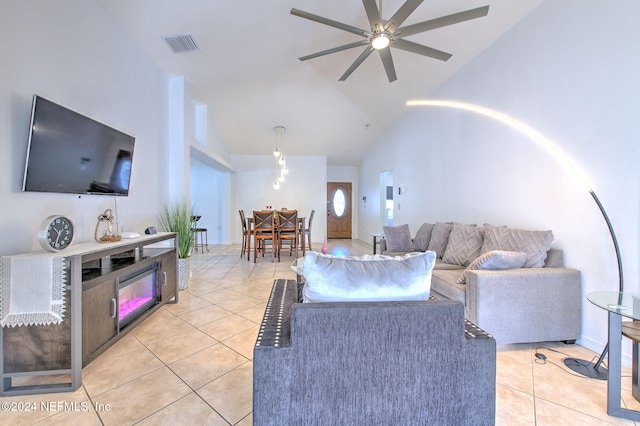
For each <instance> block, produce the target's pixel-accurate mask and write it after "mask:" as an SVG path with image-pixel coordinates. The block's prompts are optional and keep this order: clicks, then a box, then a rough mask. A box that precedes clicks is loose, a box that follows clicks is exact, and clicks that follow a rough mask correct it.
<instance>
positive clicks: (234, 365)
mask: <svg viewBox="0 0 640 426" xmlns="http://www.w3.org/2000/svg"><path fill="white" fill-rule="evenodd" d="M329 247H330V250H331V252H332V253H334V254H350V255H359V254H369V253H370V252H371V246H370V245H367V244H364V243H363V242H360V241H356V240H353V241H352V240H333V241H330V242H329ZM209 248H210V251H209V252H206V253H202V252H201V251H200V252H198V253H197V254H195V255H194V256H193V257H192V259H191V270H192V274H193V276H192V278H191V282H190V286H189V288H188V289H187V290H184V291H181V292H180V302H179V303H178V304H176V305H165V306H164V307H163V308H161V309H160V310H158V311H157V312H156V313H154V314H153V315H152V316H150V317H149V318H148V319H147V320H145V321H144V322H143V323H142V324H140V325H139V326H138V327H136V328H135V329H134V330H132V332H130V333H129V334H127V335H126V336H125V337H124V338H123V339H121V340H120V341H119V342H118V343H117V344H115V345H114V346H113V347H111V348H110V349H109V350H107V351H106V352H105V353H104V354H102V355H101V356H100V357H98V358H97V359H96V360H95V361H94V362H93V363H91V364H90V365H88V366H87V367H86V368H84V370H83V386H82V387H81V388H80V389H78V390H77V391H76V392H73V393H56V394H43V395H32V396H20V397H3V398H0V402H2V403H3V405H2V407H3V412H2V413H1V414H0V425H12V426H16V425H31V424H38V425H53V424H65V425H83V426H84V425H131V424H137V425H159V424H166V425H172V426H176V425H196V424H197V425H230V424H231V425H251V423H252V419H251V398H252V396H251V388H252V384H251V374H252V362H251V361H252V356H253V345H254V342H255V339H256V335H257V331H258V325H259V323H260V321H261V319H262V314H263V310H264V306H265V303H266V300H267V298H268V296H269V293H270V290H271V285H272V283H273V279H274V278H291V279H293V278H295V275H294V274H293V273H292V272H291V270H290V268H289V265H290V260H291V258H289V257H288V256H284V257H283V259H282V261H281V262H280V263H277V262H273V261H272V259H271V258H269V257H265V258H259V259H258V262H257V263H255V264H254V263H253V261H251V262H247V260H246V258H244V259H242V260H241V259H240V257H239V250H240V248H239V246H238V245H234V246H210V247H209ZM317 248H319V247H317ZM536 348H539V349H538V351H539V352H542V353H544V354H545V355H546V356H547V357H548V358H547V361H546V363H544V364H541V363H537V362H536V358H535V357H534V354H535V351H536ZM554 351H559V352H554ZM561 352H562V353H561ZM566 356H572V357H578V358H581V359H586V360H592V359H593V358H594V357H597V356H598V354H595V353H593V352H591V351H589V350H587V349H585V348H583V347H581V346H578V345H564V344H562V343H548V342H543V343H539V344H519V345H507V346H499V347H498V357H497V359H498V361H497V404H496V405H497V407H496V410H497V422H496V423H497V424H498V425H510V426H511V425H598V424H616V425H618V424H620V425H622V424H634V423H633V422H631V421H626V420H623V419H619V418H615V417H610V416H608V415H607V414H606V389H607V385H606V381H597V380H592V379H586V378H583V377H577V376H574V375H572V374H571V373H570V372H567V370H565V369H564V365H563V364H562V361H561V360H562V359H563V358H564V357H566ZM624 375H625V376H627V377H628V376H630V372H629V371H625V372H624ZM623 383H624V384H623V388H624V390H623V400H624V403H626V404H630V407H631V408H634V409H640V403H638V402H636V401H635V400H634V399H633V398H632V397H631V393H630V388H631V381H630V379H629V378H626V379H624V381H623ZM7 402H8V403H12V402H16V404H14V405H13V407H14V408H16V407H22V408H21V410H20V411H7V408H8V407H7V406H6V404H4V403H7ZM41 402H48V403H49V407H50V409H48V410H44V409H42V406H41V405H40V403H41ZM73 402H75V403H76V405H75V406H74V405H72V404H70V403H73ZM18 403H19V404H18ZM64 403H66V407H65V405H64ZM34 407H35V409H34ZM9 408H10V407H9ZM456 426H457V425H456Z"/></svg>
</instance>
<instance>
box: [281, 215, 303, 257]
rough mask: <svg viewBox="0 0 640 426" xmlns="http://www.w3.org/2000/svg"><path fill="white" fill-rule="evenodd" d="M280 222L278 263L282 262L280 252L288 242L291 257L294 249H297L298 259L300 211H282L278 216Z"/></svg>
mask: <svg viewBox="0 0 640 426" xmlns="http://www.w3.org/2000/svg"><path fill="white" fill-rule="evenodd" d="M277 218H278V219H277V220H278V225H277V227H278V235H277V238H278V262H280V252H281V251H282V246H283V243H284V242H285V241H288V242H289V244H290V245H291V246H290V250H289V256H291V255H292V254H293V247H294V246H295V248H296V258H297V257H298V241H299V231H300V227H299V226H298V211H297V210H280V211H279V212H278V215H277Z"/></svg>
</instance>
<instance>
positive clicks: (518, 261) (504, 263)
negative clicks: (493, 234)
mask: <svg viewBox="0 0 640 426" xmlns="http://www.w3.org/2000/svg"><path fill="white" fill-rule="evenodd" d="M526 260H527V254H526V253H524V252H521V251H501V250H493V251H490V252H487V253H485V254H483V255H481V256H479V257H478V258H477V259H475V260H474V261H473V262H471V263H470V264H469V266H467V269H465V270H464V271H463V272H462V274H460V277H458V280H457V281H456V283H458V284H466V282H467V271H472V270H485V271H495V270H500V269H517V268H521V267H522V265H524V262H525V261H526Z"/></svg>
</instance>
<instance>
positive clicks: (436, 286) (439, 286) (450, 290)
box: [431, 269, 467, 306]
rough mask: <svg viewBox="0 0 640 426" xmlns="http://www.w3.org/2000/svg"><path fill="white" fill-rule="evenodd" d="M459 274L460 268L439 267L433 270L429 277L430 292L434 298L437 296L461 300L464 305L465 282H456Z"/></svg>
mask: <svg viewBox="0 0 640 426" xmlns="http://www.w3.org/2000/svg"><path fill="white" fill-rule="evenodd" d="M459 275H460V270H454V269H439V270H437V271H436V270H434V271H433V277H432V278H431V292H432V293H433V294H434V296H435V297H436V298H438V297H439V296H442V297H445V298H447V299H451V300H457V301H459V302H462V303H463V304H464V305H465V306H466V304H467V303H466V298H467V296H466V290H467V286H466V285H465V284H458V283H456V279H457V278H458V276H459Z"/></svg>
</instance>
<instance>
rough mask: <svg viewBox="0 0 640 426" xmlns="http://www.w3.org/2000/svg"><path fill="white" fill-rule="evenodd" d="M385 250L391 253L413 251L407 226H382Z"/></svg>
mask: <svg viewBox="0 0 640 426" xmlns="http://www.w3.org/2000/svg"><path fill="white" fill-rule="evenodd" d="M382 229H383V230H384V239H385V240H386V244H387V250H388V251H392V252H408V251H414V250H415V248H414V246H413V241H411V233H410V232H409V225H407V224H405V225H399V226H383V227H382Z"/></svg>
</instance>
